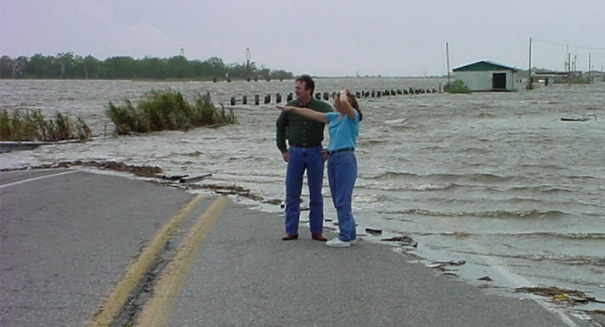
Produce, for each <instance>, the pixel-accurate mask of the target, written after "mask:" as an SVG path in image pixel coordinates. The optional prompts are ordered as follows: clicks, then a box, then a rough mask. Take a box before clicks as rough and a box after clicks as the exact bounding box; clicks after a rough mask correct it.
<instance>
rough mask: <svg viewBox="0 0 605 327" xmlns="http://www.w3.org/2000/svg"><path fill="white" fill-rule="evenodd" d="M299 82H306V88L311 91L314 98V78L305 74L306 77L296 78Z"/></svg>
mask: <svg viewBox="0 0 605 327" xmlns="http://www.w3.org/2000/svg"><path fill="white" fill-rule="evenodd" d="M295 81H297V82H304V83H305V88H306V89H307V90H308V89H311V96H313V92H315V82H314V81H313V78H311V76H309V75H307V74H305V75H300V76H298V77H297V78H296V80H295Z"/></svg>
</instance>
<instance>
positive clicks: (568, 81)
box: [555, 77, 590, 84]
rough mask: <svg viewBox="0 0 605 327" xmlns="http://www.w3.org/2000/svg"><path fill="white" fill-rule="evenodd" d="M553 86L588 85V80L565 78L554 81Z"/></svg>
mask: <svg viewBox="0 0 605 327" xmlns="http://www.w3.org/2000/svg"><path fill="white" fill-rule="evenodd" d="M555 84H590V80H588V79H586V78H584V77H565V78H562V79H555Z"/></svg>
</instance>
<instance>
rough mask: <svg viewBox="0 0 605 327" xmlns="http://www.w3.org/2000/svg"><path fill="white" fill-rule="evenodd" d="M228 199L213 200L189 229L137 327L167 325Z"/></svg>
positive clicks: (155, 288) (161, 277) (163, 273)
mask: <svg viewBox="0 0 605 327" xmlns="http://www.w3.org/2000/svg"><path fill="white" fill-rule="evenodd" d="M227 202H229V198H227V197H225V196H222V197H219V198H218V199H216V200H215V201H214V202H213V203H212V205H211V206H210V207H209V208H208V210H206V212H204V213H203V214H202V215H201V216H200V217H199V218H198V220H197V221H196V222H195V224H194V225H193V226H192V227H191V229H190V230H189V232H188V233H187V236H186V237H185V238H184V239H183V241H182V242H181V244H180V245H179V248H178V250H177V252H176V254H175V256H174V258H173V259H172V260H171V261H170V263H168V265H167V266H166V268H165V269H164V271H163V272H162V275H161V276H160V280H159V281H158V283H157V284H156V286H155V287H154V291H153V296H152V298H151V299H149V301H148V302H147V304H146V305H145V307H144V308H143V311H142V312H141V314H140V315H139V318H138V321H137V324H136V325H137V326H145V327H156V326H167V325H168V319H169V318H170V313H171V311H172V307H173V305H174V301H175V299H176V297H177V296H178V295H179V293H180V290H181V287H182V286H183V282H184V281H185V278H186V277H187V275H188V274H189V269H190V268H191V263H192V261H193V257H194V254H195V253H196V252H197V249H198V248H199V246H200V244H201V243H202V240H203V239H204V237H205V236H206V234H208V232H209V231H210V229H211V228H212V226H213V225H214V223H215V222H216V220H217V219H218V217H219V216H220V214H221V212H222V210H223V208H224V207H225V205H226V204H227Z"/></svg>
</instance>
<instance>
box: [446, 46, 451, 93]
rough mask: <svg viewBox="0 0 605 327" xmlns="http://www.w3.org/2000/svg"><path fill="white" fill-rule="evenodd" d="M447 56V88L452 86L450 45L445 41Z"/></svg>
mask: <svg viewBox="0 0 605 327" xmlns="http://www.w3.org/2000/svg"><path fill="white" fill-rule="evenodd" d="M445 58H446V62H447V83H446V84H445V86H446V87H447V88H449V87H450V48H449V45H448V44H447V42H445Z"/></svg>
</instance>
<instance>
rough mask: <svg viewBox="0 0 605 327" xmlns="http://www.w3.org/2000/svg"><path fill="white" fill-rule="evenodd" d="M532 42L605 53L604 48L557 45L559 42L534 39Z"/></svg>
mask: <svg viewBox="0 0 605 327" xmlns="http://www.w3.org/2000/svg"><path fill="white" fill-rule="evenodd" d="M532 40H534V41H538V42H541V43H546V44H550V45H556V46H560V47H568V48H575V49H584V50H603V51H605V48H602V47H587V46H581V45H571V44H562V43H557V42H552V41H546V40H540V39H536V38H532Z"/></svg>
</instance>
